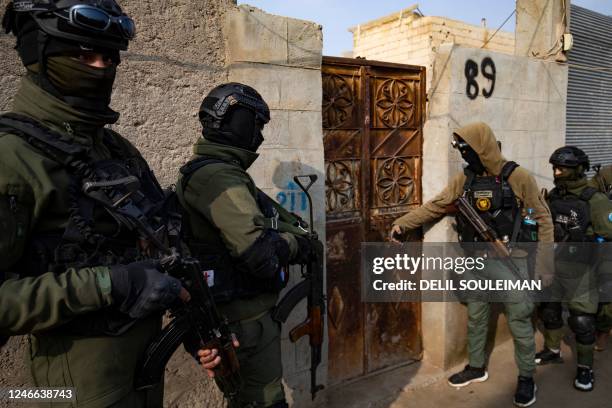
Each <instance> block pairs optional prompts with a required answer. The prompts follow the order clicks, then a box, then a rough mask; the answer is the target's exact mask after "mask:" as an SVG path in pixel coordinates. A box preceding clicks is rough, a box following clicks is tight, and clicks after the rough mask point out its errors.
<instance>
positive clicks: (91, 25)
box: [13, 1, 136, 40]
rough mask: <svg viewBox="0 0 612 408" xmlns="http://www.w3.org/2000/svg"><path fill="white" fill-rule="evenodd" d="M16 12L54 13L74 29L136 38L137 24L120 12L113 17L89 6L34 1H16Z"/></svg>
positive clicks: (130, 38) (128, 38) (127, 38)
mask: <svg viewBox="0 0 612 408" xmlns="http://www.w3.org/2000/svg"><path fill="white" fill-rule="evenodd" d="M13 8H14V10H15V11H17V12H20V11H27V12H35V11H42V12H52V13H53V14H55V15H56V16H57V17H60V18H62V19H64V20H66V22H67V23H68V24H70V25H71V26H73V27H76V28H79V29H85V30H92V31H95V32H98V33H104V34H111V35H113V34H114V35H119V36H120V37H122V38H124V39H126V40H132V39H134V37H135V36H136V24H135V23H134V20H132V19H131V18H130V17H128V16H127V15H125V14H122V13H121V11H120V10H117V14H120V15H118V16H113V15H111V14H110V13H108V12H106V11H105V10H103V9H101V8H98V7H94V6H92V5H88V4H75V5H72V6H69V7H62V2H58V3H57V4H41V3H39V2H33V1H16V2H14V4H13Z"/></svg>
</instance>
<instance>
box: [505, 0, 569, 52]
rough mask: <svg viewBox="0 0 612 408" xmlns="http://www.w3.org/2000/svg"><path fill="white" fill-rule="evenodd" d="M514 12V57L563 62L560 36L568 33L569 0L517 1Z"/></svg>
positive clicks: (561, 38) (561, 37)
mask: <svg viewBox="0 0 612 408" xmlns="http://www.w3.org/2000/svg"><path fill="white" fill-rule="evenodd" d="M516 11H517V13H516V49H515V54H516V55H520V56H529V57H535V58H542V59H548V60H554V61H560V62H565V61H567V56H566V55H565V52H564V51H563V34H564V33H569V15H570V2H569V0H517V1H516Z"/></svg>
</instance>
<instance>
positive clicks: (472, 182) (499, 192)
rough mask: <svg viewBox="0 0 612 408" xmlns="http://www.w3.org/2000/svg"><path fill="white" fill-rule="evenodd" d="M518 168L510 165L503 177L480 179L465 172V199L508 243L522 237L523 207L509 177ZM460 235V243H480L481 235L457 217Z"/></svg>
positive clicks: (511, 163)
mask: <svg viewBox="0 0 612 408" xmlns="http://www.w3.org/2000/svg"><path fill="white" fill-rule="evenodd" d="M517 167H518V164H516V163H515V162H512V161H510V162H507V163H506V164H504V167H503V168H502V171H501V173H500V175H499V176H478V175H476V174H475V173H474V172H473V171H471V170H469V169H465V175H466V180H465V183H464V185H463V190H464V195H465V197H466V198H467V200H468V201H469V202H470V203H471V204H472V206H473V207H474V208H475V209H476V211H477V212H478V213H479V214H480V216H481V217H482V219H483V220H484V221H485V222H486V223H487V224H488V225H489V226H490V227H491V228H492V229H493V230H495V232H496V233H497V234H498V236H499V237H500V238H501V239H502V240H504V241H506V242H508V241H516V240H518V238H519V234H520V226H521V219H520V215H521V213H520V207H519V204H518V202H517V199H516V196H515V195H514V192H513V191H512V188H511V187H510V184H509V183H508V177H510V175H511V174H512V172H513V171H514V169H516V168H517ZM457 232H458V233H459V241H460V242H477V241H479V240H480V236H479V234H478V233H477V232H476V230H475V229H474V228H473V227H472V226H471V224H470V223H469V222H468V221H467V220H466V219H464V218H463V216H462V215H461V214H458V215H457Z"/></svg>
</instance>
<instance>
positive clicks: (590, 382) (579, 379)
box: [574, 365, 595, 392]
mask: <svg viewBox="0 0 612 408" xmlns="http://www.w3.org/2000/svg"><path fill="white" fill-rule="evenodd" d="M594 385H595V376H594V375H593V369H592V368H591V367H587V366H583V365H579V366H578V369H577V370H576V378H575V379H574V388H576V389H577V390H578V391H585V392H588V391H593V386H594Z"/></svg>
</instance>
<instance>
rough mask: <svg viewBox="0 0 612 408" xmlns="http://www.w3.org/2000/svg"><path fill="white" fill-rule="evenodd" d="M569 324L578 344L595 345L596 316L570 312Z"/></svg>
mask: <svg viewBox="0 0 612 408" xmlns="http://www.w3.org/2000/svg"><path fill="white" fill-rule="evenodd" d="M567 323H568V324H569V327H570V329H572V331H573V332H574V334H575V335H576V342H577V343H580V344H585V345H590V344H593V343H595V315H592V314H587V313H572V312H571V311H570V317H569V318H568V319H567Z"/></svg>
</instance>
